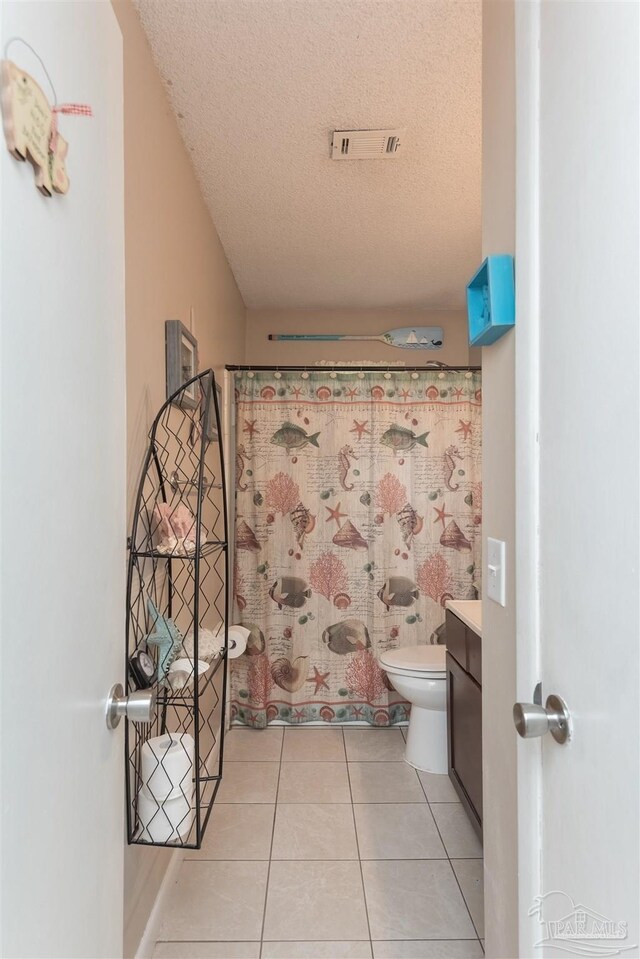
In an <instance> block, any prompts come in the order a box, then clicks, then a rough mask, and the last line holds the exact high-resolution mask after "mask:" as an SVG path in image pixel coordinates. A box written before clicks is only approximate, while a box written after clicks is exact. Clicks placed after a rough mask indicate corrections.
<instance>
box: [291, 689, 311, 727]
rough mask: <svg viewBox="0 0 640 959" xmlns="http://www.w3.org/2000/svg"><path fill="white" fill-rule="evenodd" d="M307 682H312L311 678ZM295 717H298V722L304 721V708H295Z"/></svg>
mask: <svg viewBox="0 0 640 959" xmlns="http://www.w3.org/2000/svg"><path fill="white" fill-rule="evenodd" d="M307 682H311V680H307ZM293 718H294V719H297V720H298V722H302V720H303V719H304V709H294V710H293Z"/></svg>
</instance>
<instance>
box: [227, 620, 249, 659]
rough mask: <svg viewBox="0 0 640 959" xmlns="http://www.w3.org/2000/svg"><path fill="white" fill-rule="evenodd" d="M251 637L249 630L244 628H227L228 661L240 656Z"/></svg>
mask: <svg viewBox="0 0 640 959" xmlns="http://www.w3.org/2000/svg"><path fill="white" fill-rule="evenodd" d="M250 635H251V630H250V629H247V627H246V626H229V652H228V653H227V656H228V657H229V659H237V658H238V656H242V654H243V653H244V651H245V649H246V648H247V640H248V638H249V636H250Z"/></svg>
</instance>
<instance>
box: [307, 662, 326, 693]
mask: <svg viewBox="0 0 640 959" xmlns="http://www.w3.org/2000/svg"><path fill="white" fill-rule="evenodd" d="M329 675H330V674H329V673H321V672H320V670H319V669H318V667H317V666H314V667H313V676H310V677H309V679H308V680H307V682H308V683H315V686H316V688H315V689H314V691H313V692H314V695H315V696H317V695H318V693H319V692H320V690H321V689H328V688H329V684H328V683H327V680H328V678H329Z"/></svg>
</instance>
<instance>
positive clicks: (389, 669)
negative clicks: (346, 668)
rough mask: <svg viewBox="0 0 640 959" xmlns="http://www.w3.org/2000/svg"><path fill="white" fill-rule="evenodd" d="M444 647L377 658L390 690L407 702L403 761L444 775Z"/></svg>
mask: <svg viewBox="0 0 640 959" xmlns="http://www.w3.org/2000/svg"><path fill="white" fill-rule="evenodd" d="M446 655H447V647H446V646H440V645H438V646H403V647H401V648H400V649H390V650H388V651H387V652H386V653H383V654H382V655H381V656H380V659H379V663H380V667H381V668H382V669H383V670H384V671H385V673H386V674H387V676H388V677H389V681H390V682H391V684H392V686H393V687H394V689H396V690H397V691H398V692H399V693H400V695H401V696H404V698H405V699H407V700H408V701H409V702H410V703H411V716H410V717H409V734H408V736H407V746H406V750H405V757H404V758H405V760H406V761H407V762H408V763H409V764H410V765H411V766H414V767H415V768H416V769H422V770H424V771H425V772H430V773H446V772H447V771H448V763H447V672H446Z"/></svg>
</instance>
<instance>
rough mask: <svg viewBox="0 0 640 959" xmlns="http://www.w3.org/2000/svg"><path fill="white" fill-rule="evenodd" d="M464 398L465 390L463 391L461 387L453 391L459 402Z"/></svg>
mask: <svg viewBox="0 0 640 959" xmlns="http://www.w3.org/2000/svg"><path fill="white" fill-rule="evenodd" d="M462 396H464V390H461V389H460V387H459V386H458V387H456V388H455V389H454V391H453V398H454V400H459V399H460V398H461V397H462Z"/></svg>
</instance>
